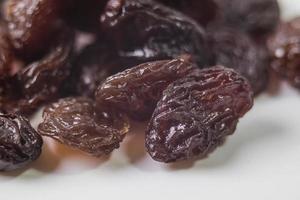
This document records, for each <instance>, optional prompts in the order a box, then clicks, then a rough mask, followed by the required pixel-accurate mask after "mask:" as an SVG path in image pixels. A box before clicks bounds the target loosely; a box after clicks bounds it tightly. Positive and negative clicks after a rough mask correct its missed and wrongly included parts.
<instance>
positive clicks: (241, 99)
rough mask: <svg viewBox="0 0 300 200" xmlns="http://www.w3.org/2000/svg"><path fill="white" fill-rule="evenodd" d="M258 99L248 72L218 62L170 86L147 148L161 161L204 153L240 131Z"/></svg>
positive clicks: (152, 123)
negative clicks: (249, 80)
mask: <svg viewBox="0 0 300 200" xmlns="http://www.w3.org/2000/svg"><path fill="white" fill-rule="evenodd" d="M252 104H253V94H252V90H251V86H250V85H249V83H248V81H246V79H245V78H243V77H242V76H240V75H239V74H238V73H236V72H234V71H233V70H232V69H228V68H224V67H219V66H217V67H212V68H209V69H204V70H202V71H197V72H194V73H192V74H191V75H190V76H189V77H186V78H183V79H180V80H178V81H175V82H174V83H172V84H171V85H169V86H168V88H167V89H166V90H165V91H164V93H163V97H162V98H161V100H160V101H159V103H158V104H157V107H156V109H155V111H154V114H153V116H152V119H151V121H150V123H149V125H148V130H147V132H146V148H147V151H148V153H149V154H150V156H151V157H152V158H153V159H154V160H156V161H160V162H174V161H178V160H186V159H193V158H204V157H206V156H207V155H208V154H209V153H210V152H212V151H213V150H215V149H216V148H217V147H218V146H220V145H221V144H222V143H223V142H224V140H225V138H226V137H227V136H228V135H231V134H233V133H234V131H235V129H236V126H237V123H238V120H239V118H240V117H242V116H243V115H244V114H245V113H246V112H247V111H248V110H249V109H250V108H251V107H252Z"/></svg>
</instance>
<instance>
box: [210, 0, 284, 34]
mask: <svg viewBox="0 0 300 200" xmlns="http://www.w3.org/2000/svg"><path fill="white" fill-rule="evenodd" d="M215 1H216V2H217V4H218V5H219V7H220V10H222V11H223V15H224V18H225V21H226V23H227V24H230V25H232V26H234V27H235V28H237V29H239V30H244V31H246V32H248V33H251V34H253V35H261V34H267V33H270V32H272V31H273V30H274V29H275V28H276V26H277V25H278V23H279V20H280V10H279V5H278V2H277V0H215Z"/></svg>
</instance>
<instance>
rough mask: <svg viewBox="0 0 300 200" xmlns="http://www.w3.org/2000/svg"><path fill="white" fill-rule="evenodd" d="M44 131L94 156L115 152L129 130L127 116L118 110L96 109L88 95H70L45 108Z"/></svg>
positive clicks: (41, 125) (45, 134) (42, 126)
mask: <svg viewBox="0 0 300 200" xmlns="http://www.w3.org/2000/svg"><path fill="white" fill-rule="evenodd" d="M43 118H44V121H43V122H42V123H41V124H40V125H39V126H38V131H39V133H41V135H44V136H48V137H51V138H53V139H55V140H58V141H59V142H61V143H63V144H66V145H69V146H71V147H73V148H77V149H80V150H82V151H84V152H86V153H88V154H91V155H93V156H102V155H104V154H109V153H111V152H112V151H113V150H114V149H116V148H118V147H119V144H120V142H121V141H122V140H123V138H124V136H125V135H126V133H127V132H128V130H129V124H128V122H127V120H126V117H125V116H123V115H121V114H119V113H118V112H116V111H113V110H109V111H107V110H106V111H104V110H101V111H100V110H98V111H96V109H95V105H94V102H93V101H92V100H90V99H88V98H84V97H79V98H66V99H61V100H59V101H58V102H57V103H53V104H52V105H49V106H47V107H46V108H45V110H44V113H43Z"/></svg>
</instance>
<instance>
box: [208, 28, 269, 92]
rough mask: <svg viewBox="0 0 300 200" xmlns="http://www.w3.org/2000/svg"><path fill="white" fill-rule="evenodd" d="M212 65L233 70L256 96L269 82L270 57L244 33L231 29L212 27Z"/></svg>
mask: <svg viewBox="0 0 300 200" xmlns="http://www.w3.org/2000/svg"><path fill="white" fill-rule="evenodd" d="M209 33H210V34H209V35H210V38H209V41H210V42H209V43H210V48H211V52H212V54H211V64H212V65H223V66H225V67H228V68H232V69H234V70H236V71H237V72H239V73H240V74H241V75H243V76H244V77H245V78H247V79H248V81H249V82H250V83H251V86H252V89H253V91H254V93H255V95H258V94H260V93H261V92H263V91H264V90H265V89H266V88H267V85H268V81H269V73H268V66H269V57H268V53H267V50H266V49H265V48H264V47H260V46H257V45H256V44H255V43H254V42H253V40H252V39H251V38H250V37H249V36H248V35H246V34H245V33H243V32H240V31H238V30H234V29H232V28H229V27H221V28H220V27H218V28H216V27H210V30H209Z"/></svg>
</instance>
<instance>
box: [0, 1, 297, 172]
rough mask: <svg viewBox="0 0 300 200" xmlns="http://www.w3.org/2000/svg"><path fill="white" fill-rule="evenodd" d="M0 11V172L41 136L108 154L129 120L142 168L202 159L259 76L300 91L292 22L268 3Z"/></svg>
mask: <svg viewBox="0 0 300 200" xmlns="http://www.w3.org/2000/svg"><path fill="white" fill-rule="evenodd" d="M0 4H1V5H0V7H1V8H2V9H1V10H2V11H1V15H0V36H1V37H0V170H3V171H6V170H13V169H17V168H21V167H25V166H27V165H28V164H30V163H31V162H32V161H34V160H36V159H38V157H39V155H40V154H41V148H42V145H43V142H42V137H41V136H43V137H48V138H52V139H54V140H56V141H58V142H60V143H62V144H64V145H67V146H69V147H71V148H75V149H78V150H80V151H82V152H85V153H87V154H89V155H91V156H95V157H100V156H103V155H107V154H110V153H111V152H113V151H114V150H115V149H117V148H119V147H120V145H122V141H123V140H124V139H126V135H127V133H128V132H129V131H130V127H131V126H132V125H133V124H134V123H132V121H139V122H140V121H149V124H148V128H147V130H145V134H146V137H145V138H146V139H145V148H146V150H147V151H148V153H149V155H150V156H151V157H152V158H153V159H154V160H156V161H160V162H166V163H169V162H175V161H179V160H188V159H195V158H197V159H203V158H205V157H207V156H208V155H209V153H211V152H213V151H214V150H215V149H216V148H217V147H219V146H221V145H222V144H223V143H224V141H225V140H226V138H227V136H229V135H232V134H233V133H234V132H235V129H236V127H237V124H238V121H239V119H240V118H241V117H243V116H244V115H245V114H246V113H247V112H248V111H249V110H250V109H251V108H252V105H253V102H254V97H255V96H258V95H259V94H261V93H263V92H265V91H266V89H267V88H268V84H269V73H270V71H276V72H277V73H278V74H279V75H281V76H282V77H283V78H286V79H287V80H289V81H290V82H291V84H292V85H294V86H295V87H298V88H300V70H298V68H299V69H300V59H299V58H300V50H299V49H300V20H299V18H298V19H294V20H292V21H291V22H280V10H279V5H278V2H277V0H201V1H199V0H89V1H82V0H64V1H62V0H5V1H0ZM82 38H90V39H89V40H84V41H83V40H82ZM298 57H299V58H298ZM298 64H299V66H298ZM40 108H43V117H42V120H41V121H40V123H39V125H38V128H37V131H35V130H34V129H33V128H32V127H31V125H30V122H29V119H30V118H31V117H32V116H33V114H35V113H36V111H37V110H39V109H40ZM136 134H137V133H136ZM137 145H138V144H137Z"/></svg>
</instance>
